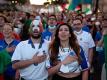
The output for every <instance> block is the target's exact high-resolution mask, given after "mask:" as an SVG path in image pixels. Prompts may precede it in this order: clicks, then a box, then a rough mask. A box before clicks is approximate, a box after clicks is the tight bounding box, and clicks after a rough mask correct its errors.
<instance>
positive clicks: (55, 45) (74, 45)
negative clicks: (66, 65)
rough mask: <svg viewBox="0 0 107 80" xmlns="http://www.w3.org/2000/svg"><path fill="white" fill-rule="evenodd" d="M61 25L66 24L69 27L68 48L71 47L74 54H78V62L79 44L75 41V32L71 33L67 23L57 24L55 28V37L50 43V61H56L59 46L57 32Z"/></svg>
mask: <svg viewBox="0 0 107 80" xmlns="http://www.w3.org/2000/svg"><path fill="white" fill-rule="evenodd" d="M63 25H66V26H67V27H68V28H69V32H70V34H71V37H69V45H70V48H72V49H73V50H74V51H75V53H76V55H77V56H78V62H80V46H79V44H78V42H77V38H76V36H75V34H74V33H73V30H72V28H71V26H70V25H68V24H67V23H63V24H60V25H58V27H57V29H56V33H55V38H54V40H53V41H52V42H51V44H50V52H51V55H50V60H51V62H52V63H54V62H55V61H57V58H58V53H59V47H60V46H61V44H60V39H59V37H58V34H59V29H60V27H61V26H63Z"/></svg>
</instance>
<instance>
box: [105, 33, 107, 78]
mask: <svg viewBox="0 0 107 80" xmlns="http://www.w3.org/2000/svg"><path fill="white" fill-rule="evenodd" d="M104 50H105V68H106V73H107V35H104ZM106 80H107V76H106Z"/></svg>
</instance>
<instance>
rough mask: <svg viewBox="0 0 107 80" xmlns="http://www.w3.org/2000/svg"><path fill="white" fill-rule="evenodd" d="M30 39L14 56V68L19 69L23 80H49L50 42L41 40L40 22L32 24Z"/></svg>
mask: <svg viewBox="0 0 107 80" xmlns="http://www.w3.org/2000/svg"><path fill="white" fill-rule="evenodd" d="M29 33H30V39H28V40H26V41H22V42H20V43H19V45H18V46H17V47H16V49H15V52H14V54H13V56H12V62H13V68H14V69H19V71H20V76H21V80H47V77H48V72H47V69H46V60H47V56H48V47H49V42H46V41H45V40H43V39H42V38H41V31H40V28H39V24H38V21H36V20H34V21H32V23H31V26H30V29H29Z"/></svg>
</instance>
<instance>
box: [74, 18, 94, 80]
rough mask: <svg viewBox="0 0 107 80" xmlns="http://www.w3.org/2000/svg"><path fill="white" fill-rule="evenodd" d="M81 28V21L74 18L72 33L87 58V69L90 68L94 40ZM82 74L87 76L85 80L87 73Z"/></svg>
mask: <svg viewBox="0 0 107 80" xmlns="http://www.w3.org/2000/svg"><path fill="white" fill-rule="evenodd" d="M82 27H83V24H82V20H81V19H79V18H76V19H75V20H73V28H74V33H75V35H76V36H77V40H78V42H79V44H80V46H81V47H82V48H83V50H84V52H85V56H86V58H87V62H88V63H89V67H90V66H91V63H92V58H93V47H95V43H94V40H93V39H92V36H91V34H90V33H88V32H86V31H83V30H82ZM84 74H86V75H87V76H86V77H85V79H86V80H87V78H88V72H87V73H84Z"/></svg>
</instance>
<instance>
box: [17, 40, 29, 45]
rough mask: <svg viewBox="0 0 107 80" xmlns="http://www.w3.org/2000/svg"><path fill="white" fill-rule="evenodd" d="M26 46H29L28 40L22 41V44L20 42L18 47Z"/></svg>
mask: <svg viewBox="0 0 107 80" xmlns="http://www.w3.org/2000/svg"><path fill="white" fill-rule="evenodd" d="M26 44H28V40H25V41H21V42H19V44H18V45H20V46H25V45H26Z"/></svg>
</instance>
